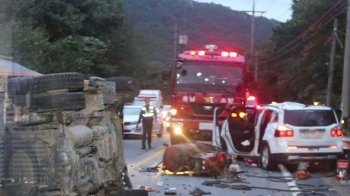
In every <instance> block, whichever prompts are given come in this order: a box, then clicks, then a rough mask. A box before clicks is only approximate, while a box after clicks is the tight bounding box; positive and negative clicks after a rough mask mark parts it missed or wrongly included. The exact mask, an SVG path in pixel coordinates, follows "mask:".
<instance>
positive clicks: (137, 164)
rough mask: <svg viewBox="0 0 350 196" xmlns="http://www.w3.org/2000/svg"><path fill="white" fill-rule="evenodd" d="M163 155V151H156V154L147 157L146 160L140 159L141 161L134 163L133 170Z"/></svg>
mask: <svg viewBox="0 0 350 196" xmlns="http://www.w3.org/2000/svg"><path fill="white" fill-rule="evenodd" d="M163 153H164V149H162V150H158V151H157V152H155V153H152V154H151V155H150V156H147V157H146V158H144V159H142V160H141V161H139V162H136V163H134V164H133V166H134V168H137V167H139V166H140V165H142V164H145V163H147V162H149V161H151V160H153V159H155V158H157V157H158V156H160V155H161V154H163Z"/></svg>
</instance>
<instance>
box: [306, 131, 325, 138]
mask: <svg viewBox="0 0 350 196" xmlns="http://www.w3.org/2000/svg"><path fill="white" fill-rule="evenodd" d="M323 133H324V131H323V130H302V131H301V136H302V137H303V138H321V137H322V136H323Z"/></svg>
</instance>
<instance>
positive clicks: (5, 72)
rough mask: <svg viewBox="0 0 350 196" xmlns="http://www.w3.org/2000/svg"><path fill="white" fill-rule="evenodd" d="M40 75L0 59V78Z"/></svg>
mask: <svg viewBox="0 0 350 196" xmlns="http://www.w3.org/2000/svg"><path fill="white" fill-rule="evenodd" d="M40 75H42V74H40V73H38V72H36V71H33V70H31V69H28V68H26V67H24V66H22V65H20V64H18V63H15V62H13V61H9V60H5V59H1V58H0V76H40Z"/></svg>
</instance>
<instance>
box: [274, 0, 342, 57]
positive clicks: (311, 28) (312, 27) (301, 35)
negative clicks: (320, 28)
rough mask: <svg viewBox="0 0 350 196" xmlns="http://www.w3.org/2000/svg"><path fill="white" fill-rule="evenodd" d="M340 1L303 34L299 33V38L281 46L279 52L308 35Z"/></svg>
mask: <svg viewBox="0 0 350 196" xmlns="http://www.w3.org/2000/svg"><path fill="white" fill-rule="evenodd" d="M341 1H343V0H339V1H338V2H337V3H335V4H334V5H333V6H332V7H331V8H330V9H329V10H328V11H327V12H326V13H325V14H323V15H322V16H321V17H320V18H319V19H318V20H317V21H316V22H314V23H313V24H312V25H310V26H309V27H308V28H307V29H306V30H305V31H304V32H303V33H301V34H300V35H299V36H297V37H296V38H294V39H293V40H292V41H291V42H289V43H288V44H287V45H285V46H283V47H282V48H280V49H279V50H283V49H285V48H287V47H289V46H290V45H292V44H294V43H295V42H296V41H298V40H299V39H301V38H302V37H303V36H305V35H306V34H307V33H309V31H311V30H313V29H314V27H315V26H316V25H317V24H318V23H320V22H321V21H322V20H323V18H324V17H326V16H327V15H328V14H330V12H332V11H333V9H335V8H336V7H337V6H338V4H340V3H341Z"/></svg>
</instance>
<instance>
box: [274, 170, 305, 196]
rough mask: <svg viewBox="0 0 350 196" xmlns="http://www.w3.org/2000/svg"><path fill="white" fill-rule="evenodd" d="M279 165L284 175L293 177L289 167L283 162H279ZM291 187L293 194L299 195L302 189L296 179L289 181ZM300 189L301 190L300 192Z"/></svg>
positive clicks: (294, 195)
mask: <svg viewBox="0 0 350 196" xmlns="http://www.w3.org/2000/svg"><path fill="white" fill-rule="evenodd" d="M278 167H279V168H280V170H281V173H282V175H283V176H284V177H292V178H293V176H292V174H291V173H290V172H289V171H288V170H287V168H286V167H285V166H284V165H282V164H278ZM287 184H288V186H289V189H290V190H292V191H293V193H292V194H293V196H297V195H298V194H299V193H301V191H300V189H299V188H298V187H297V185H296V182H295V180H293V181H291V182H287ZM297 191H298V192H297ZM299 191H300V192H299Z"/></svg>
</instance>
